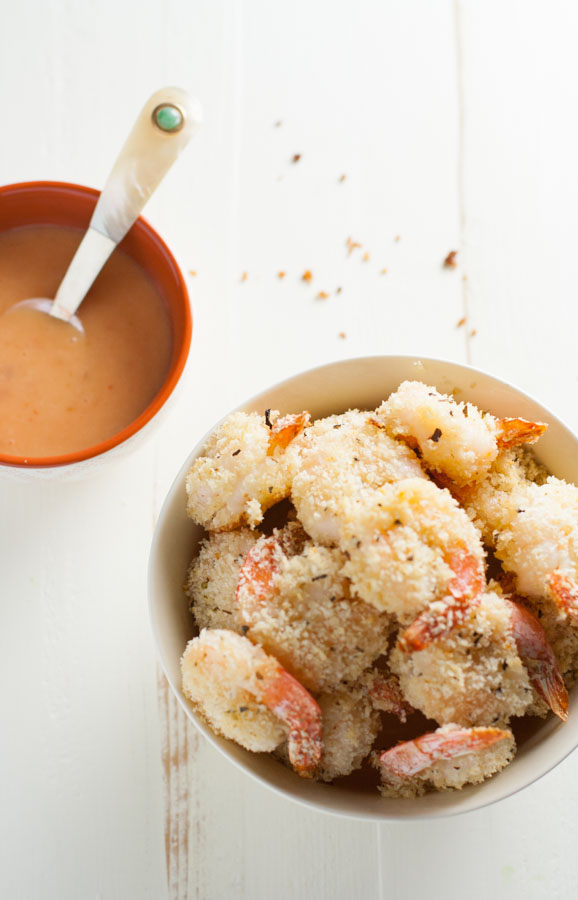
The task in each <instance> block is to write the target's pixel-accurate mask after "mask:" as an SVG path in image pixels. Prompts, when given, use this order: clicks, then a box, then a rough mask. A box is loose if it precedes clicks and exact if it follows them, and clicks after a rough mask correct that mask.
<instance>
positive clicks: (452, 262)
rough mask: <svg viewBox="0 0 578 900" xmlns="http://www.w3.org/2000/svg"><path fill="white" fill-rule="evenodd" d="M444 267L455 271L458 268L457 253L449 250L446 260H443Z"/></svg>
mask: <svg viewBox="0 0 578 900" xmlns="http://www.w3.org/2000/svg"><path fill="white" fill-rule="evenodd" d="M444 266H445V267H446V269H457V267H458V251H457V250H450V252H449V253H448V255H447V256H446V258H445V259H444Z"/></svg>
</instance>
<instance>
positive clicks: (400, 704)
mask: <svg viewBox="0 0 578 900" xmlns="http://www.w3.org/2000/svg"><path fill="white" fill-rule="evenodd" d="M368 693H369V697H370V700H371V702H372V704H373V706H374V707H375V708H376V709H379V710H381V712H387V713H393V715H394V716H397V718H398V719H399V721H400V722H406V721H407V717H408V715H410V714H411V713H413V712H415V710H414V708H413V706H411V704H410V703H408V702H407V700H406V699H405V697H404V696H403V693H402V690H401V686H400V683H399V678H397V676H396V675H384V674H383V673H382V672H375V674H374V675H373V676H372V678H371V682H370V685H369V690H368Z"/></svg>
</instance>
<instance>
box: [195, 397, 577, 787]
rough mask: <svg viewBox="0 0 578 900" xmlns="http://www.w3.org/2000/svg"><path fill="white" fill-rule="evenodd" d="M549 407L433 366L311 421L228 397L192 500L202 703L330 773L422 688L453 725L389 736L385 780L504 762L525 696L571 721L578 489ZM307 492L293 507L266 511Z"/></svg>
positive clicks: (256, 740)
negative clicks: (548, 466)
mask: <svg viewBox="0 0 578 900" xmlns="http://www.w3.org/2000/svg"><path fill="white" fill-rule="evenodd" d="M545 428H546V426H545V425H544V424H542V423H539V422H529V421H527V420H524V419H519V418H511V419H498V418H495V417H494V416H492V415H490V414H488V413H484V412H482V411H480V410H479V409H478V408H477V407H476V406H474V405H473V404H472V403H467V402H465V403H460V402H457V401H456V400H455V399H454V398H453V397H451V396H449V395H444V394H441V393H440V392H438V391H437V390H436V389H435V388H433V387H429V386H428V385H425V384H421V383H420V382H404V383H403V384H402V385H400V387H399V388H398V390H397V391H395V392H394V393H393V394H392V395H391V396H390V397H389V399H388V400H386V401H385V402H384V403H382V404H381V406H380V407H379V408H378V409H377V410H376V411H374V412H363V411H360V410H357V409H353V410H349V411H348V412H347V413H343V414H340V415H334V416H329V417H327V418H325V419H319V420H318V421H316V422H315V423H313V424H312V423H311V416H310V414H309V413H308V412H301V413H298V414H289V415H284V416H282V417H280V416H279V413H277V412H271V411H270V410H267V411H266V412H265V413H264V415H259V414H257V413H254V412H253V413H249V414H246V413H234V414H233V415H231V416H229V417H228V418H227V419H226V420H225V421H224V422H223V423H222V424H221V425H220V426H219V427H218V428H217V429H216V431H215V432H213V434H212V435H211V436H210V437H209V439H208V440H207V444H206V446H205V448H204V450H203V455H202V456H201V457H199V458H198V459H197V460H196V461H195V462H194V463H193V465H192V467H191V469H190V471H189V473H188V475H187V479H186V486H187V494H188V512H189V515H190V516H191V517H192V518H193V519H194V520H195V521H196V522H198V523H199V524H201V525H202V526H204V527H205V528H206V529H207V530H208V531H209V532H210V534H209V535H208V537H206V539H205V540H204V541H203V542H202V543H201V544H200V547H199V549H198V551H197V555H196V558H195V559H194V560H193V562H192V563H191V566H190V568H189V572H188V575H187V583H186V591H187V594H188V596H189V598H190V602H191V611H192V612H193V614H194V616H195V619H196V622H197V625H198V627H199V628H200V629H201V633H200V635H199V637H197V638H195V639H193V641H191V642H190V643H189V644H188V646H187V648H186V651H185V654H184V656H183V659H182V675H183V689H184V692H185V694H186V696H187V697H189V699H190V700H191V701H192V702H193V703H194V705H195V707H196V709H197V710H198V711H199V713H200V715H201V717H202V718H204V719H205V720H206V721H207V722H208V723H209V725H210V726H211V727H212V728H213V729H214V731H215V732H216V733H218V734H221V735H223V736H225V737H227V738H230V739H232V740H235V741H236V742H237V743H239V744H241V745H242V746H243V747H246V748H247V749H250V750H254V751H256V752H272V753H274V754H275V756H276V757H277V758H281V759H284V760H286V761H288V763H289V764H290V765H291V766H292V768H293V769H294V770H295V772H297V774H299V775H302V776H306V777H314V778H317V779H320V780H323V781H328V782H329V781H333V780H334V779H336V778H341V777H344V776H347V775H349V774H350V773H351V772H353V771H355V770H356V769H357V768H359V767H360V766H361V765H362V764H363V761H364V759H366V758H367V757H368V756H369V755H370V754H371V749H372V747H374V746H375V742H376V739H377V736H378V734H379V733H382V734H383V733H384V732H381V724H382V721H383V724H384V725H385V724H386V722H387V719H385V718H383V720H382V715H383V714H384V713H389V714H393V715H395V716H397V717H398V718H399V720H400V721H402V722H407V717H408V715H409V714H410V713H413V712H414V711H415V710H416V709H419V710H420V711H421V712H422V713H423V714H425V715H426V716H427V717H428V718H430V719H433V720H434V721H437V722H438V723H439V724H440V725H441V726H442V727H440V728H439V729H438V730H437V731H434V732H431V733H427V734H422V735H421V736H418V737H414V738H413V739H412V740H409V741H405V742H403V743H398V744H396V745H394V746H392V747H390V748H389V749H388V750H384V751H382V752H380V753H379V754H374V755H373V757H372V759H373V761H374V762H375V764H376V765H377V767H378V769H379V771H380V773H381V777H382V788H381V790H382V793H383V795H384V796H386V797H418V796H420V795H422V794H423V793H425V792H426V791H429V790H449V789H459V788H461V787H463V786H464V785H465V784H475V783H479V782H481V781H483V780H484V779H486V778H488V777H490V776H491V775H493V774H495V773H496V772H499V771H500V770H501V769H502V768H503V767H504V766H505V765H507V764H508V763H509V762H510V761H511V760H512V758H513V756H514V753H515V742H514V738H513V736H512V733H511V732H510V730H509V729H508V728H507V723H508V722H509V720H510V718H511V717H519V716H528V715H532V716H535V715H542V716H543V715H545V714H546V713H547V712H548V710H549V709H551V710H552V711H553V712H554V713H555V714H556V715H557V716H558V717H559V718H560V719H561V720H562V721H565V720H566V718H567V715H568V692H567V686H570V685H571V684H573V683H574V681H575V680H577V678H578V488H577V487H575V486H574V485H569V484H566V483H565V482H563V481H561V480H560V479H557V478H553V477H550V476H549V475H548V473H547V472H546V471H545V469H544V468H543V466H541V465H540V464H539V463H538V462H536V460H535V459H534V457H533V455H532V453H531V452H530V451H528V450H527V449H526V447H525V446H523V445H525V444H528V443H533V442H534V441H536V440H537V439H538V438H539V436H540V435H541V434H542V433H543V432H544V430H545ZM432 479H433V480H432ZM450 491H451V493H450ZM288 497H290V498H291V500H292V502H293V504H294V509H291V510H289V511H288V507H289V504H287V503H285V504H282V505H281V506H280V507H279V509H278V510H275V511H273V512H272V513H271V517H269V516H268V517H267V522H266V523H265V525H264V528H263V530H264V531H265V532H266V534H263V533H260V531H259V530H255V529H256V528H257V526H258V525H259V523H260V522H261V521H262V519H263V516H264V514H265V512H266V511H267V509H269V508H270V507H272V506H274V505H275V504H277V503H278V502H279V501H280V500H284V499H286V498H288ZM295 516H296V518H294V517H295ZM284 521H285V522H287V524H286V525H284V526H283V525H282V523H283V522H284ZM273 524H277V525H278V527H277V528H276V529H275V530H273V532H272V534H271V533H270V529H271V527H272V526H273ZM243 526H248V527H243ZM482 541H484V542H485V544H486V546H487V547H489V548H491V551H492V554H493V555H491V562H490V571H491V574H492V576H493V577H494V578H495V579H496V581H495V582H491V583H490V585H489V586H487V583H486V560H485V550H484V545H483V543H482ZM500 567H501V570H500ZM396 632H397V644H396V646H395V648H394V649H393V650H390V644H391V639H392V637H393V635H394V633H396ZM564 682H565V683H564ZM309 691H311V692H312V693H309ZM314 695H315V696H314ZM315 697H317V699H315ZM381 711H383V713H382V712H381ZM411 721H413V722H415V723H416V725H415V729H417V728H418V727H419V726H418V724H417V723H418V721H419V716H418V715H417V714H416V715H415V718H414V719H412V720H411ZM390 724H391V721H390ZM410 727H411V722H410V723H408V724H407V725H406V728H408V729H409V728H410ZM388 728H389V726H388ZM406 733H407V732H406ZM413 733H414V734H415V730H414V732H413ZM389 740H390V741H391V740H392V739H391V738H389Z"/></svg>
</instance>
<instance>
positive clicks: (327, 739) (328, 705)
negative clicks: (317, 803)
mask: <svg viewBox="0 0 578 900" xmlns="http://www.w3.org/2000/svg"><path fill="white" fill-rule="evenodd" d="M319 706H320V707H321V714H322V716H323V751H322V754H321V765H320V767H319V774H318V777H319V778H320V780H321V781H333V779H334V778H340V777H342V776H344V775H349V774H350V773H351V772H354V771H355V770H356V769H359V767H360V766H361V764H362V762H363V760H364V759H365V758H366V757H367V756H368V755H369V753H370V751H371V748H372V746H373V742H374V741H375V739H376V737H377V735H378V733H379V730H380V725H381V720H380V716H379V713H378V712H377V711H376V710H375V708H374V705H373V704H372V702H371V700H370V698H369V697H368V696H367V694H366V693H365V692H364V691H363V690H360V689H359V688H356V689H349V690H342V691H337V692H336V693H333V694H321V696H320V697H319Z"/></svg>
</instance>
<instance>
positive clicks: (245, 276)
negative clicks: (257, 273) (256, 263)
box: [241, 272, 249, 281]
mask: <svg viewBox="0 0 578 900" xmlns="http://www.w3.org/2000/svg"><path fill="white" fill-rule="evenodd" d="M248 277H249V276H248V274H247V273H246V272H243V274H242V275H241V281H247V278H248Z"/></svg>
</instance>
